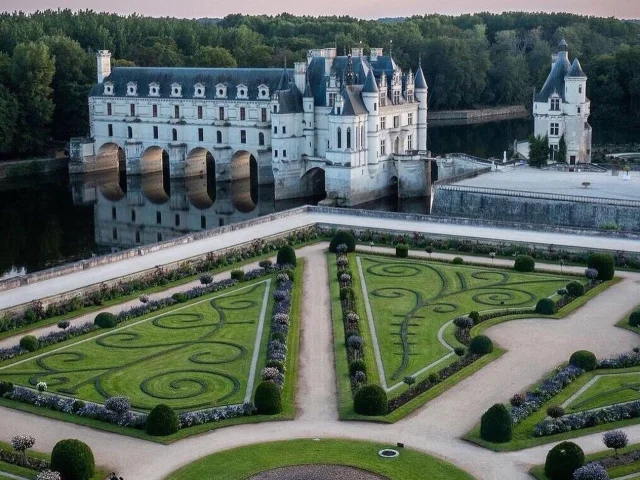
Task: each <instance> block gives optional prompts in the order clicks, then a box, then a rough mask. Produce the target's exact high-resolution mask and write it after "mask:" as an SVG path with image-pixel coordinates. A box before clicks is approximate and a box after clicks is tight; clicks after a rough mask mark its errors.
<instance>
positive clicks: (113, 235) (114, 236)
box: [111, 228, 118, 240]
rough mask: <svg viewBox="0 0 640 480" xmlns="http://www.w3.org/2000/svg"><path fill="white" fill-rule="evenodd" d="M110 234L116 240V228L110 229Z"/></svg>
mask: <svg viewBox="0 0 640 480" xmlns="http://www.w3.org/2000/svg"><path fill="white" fill-rule="evenodd" d="M111 235H112V237H113V239H114V240H117V239H118V229H117V228H114V229H113V230H111Z"/></svg>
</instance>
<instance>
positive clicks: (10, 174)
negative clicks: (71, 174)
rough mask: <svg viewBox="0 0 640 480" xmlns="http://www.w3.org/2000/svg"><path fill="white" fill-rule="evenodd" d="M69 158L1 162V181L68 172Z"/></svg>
mask: <svg viewBox="0 0 640 480" xmlns="http://www.w3.org/2000/svg"><path fill="white" fill-rule="evenodd" d="M68 165H69V157H59V158H56V157H50V158H33V159H27V160H9V161H6V162H0V180H4V179H10V178H19V177H28V176H31V175H39V174H42V173H52V172H59V171H66V170H67V169H68Z"/></svg>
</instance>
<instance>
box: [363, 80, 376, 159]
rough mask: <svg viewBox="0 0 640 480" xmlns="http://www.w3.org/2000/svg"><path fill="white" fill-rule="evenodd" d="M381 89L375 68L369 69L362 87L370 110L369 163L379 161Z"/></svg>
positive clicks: (368, 134)
mask: <svg viewBox="0 0 640 480" xmlns="http://www.w3.org/2000/svg"><path fill="white" fill-rule="evenodd" d="M379 99H380V90H379V89H378V84H377V83H376V78H375V77H374V75H373V69H372V68H370V69H369V73H368V74H367V79H366V80H365V83H364V87H362V101H363V102H364V106H365V107H366V108H367V111H368V112H369V113H368V115H367V150H368V151H367V163H368V164H370V165H371V164H375V163H378V155H377V152H378V122H379V121H380V120H379V118H378V117H379V115H378V101H379Z"/></svg>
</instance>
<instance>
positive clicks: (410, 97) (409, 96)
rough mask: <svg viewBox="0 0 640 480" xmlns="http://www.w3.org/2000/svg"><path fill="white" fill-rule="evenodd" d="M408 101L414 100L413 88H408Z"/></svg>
mask: <svg viewBox="0 0 640 480" xmlns="http://www.w3.org/2000/svg"><path fill="white" fill-rule="evenodd" d="M407 102H413V90H407Z"/></svg>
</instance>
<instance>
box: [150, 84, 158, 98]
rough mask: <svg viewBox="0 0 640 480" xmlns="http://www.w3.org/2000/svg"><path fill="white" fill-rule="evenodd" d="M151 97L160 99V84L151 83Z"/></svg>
mask: <svg viewBox="0 0 640 480" xmlns="http://www.w3.org/2000/svg"><path fill="white" fill-rule="evenodd" d="M149 96H150V97H159V96H160V84H159V83H156V82H151V83H150V84H149Z"/></svg>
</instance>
